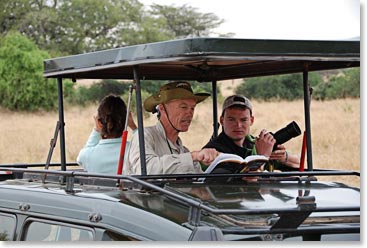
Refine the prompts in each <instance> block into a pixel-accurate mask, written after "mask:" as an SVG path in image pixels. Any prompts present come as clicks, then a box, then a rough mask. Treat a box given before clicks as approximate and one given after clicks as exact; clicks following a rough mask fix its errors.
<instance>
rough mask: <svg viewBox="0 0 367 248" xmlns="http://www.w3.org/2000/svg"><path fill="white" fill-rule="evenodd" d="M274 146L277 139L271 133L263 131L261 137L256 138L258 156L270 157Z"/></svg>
mask: <svg viewBox="0 0 367 248" xmlns="http://www.w3.org/2000/svg"><path fill="white" fill-rule="evenodd" d="M274 144H275V139H274V137H273V135H271V133H269V132H267V131H266V130H265V129H263V130H261V132H260V134H259V137H258V138H256V141H255V147H256V152H257V154H259V155H264V156H267V157H270V155H271V152H272V151H273V146H274Z"/></svg>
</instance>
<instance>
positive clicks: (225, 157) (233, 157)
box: [205, 153, 269, 173]
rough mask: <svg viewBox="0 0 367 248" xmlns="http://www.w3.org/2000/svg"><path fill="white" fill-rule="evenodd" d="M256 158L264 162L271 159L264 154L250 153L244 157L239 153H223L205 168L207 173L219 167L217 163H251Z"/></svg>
mask: <svg viewBox="0 0 367 248" xmlns="http://www.w3.org/2000/svg"><path fill="white" fill-rule="evenodd" d="M255 160H260V161H263V163H265V162H266V161H268V160H269V159H268V157H266V156H263V155H250V156H247V157H246V158H245V159H243V158H242V157H240V156H238V155H237V154H232V153H221V154H219V156H218V157H216V158H215V159H214V161H213V162H212V163H211V164H210V165H209V167H208V168H207V169H206V170H205V173H211V172H212V171H213V170H214V169H215V168H216V167H217V165H218V164H220V163H224V162H234V163H239V164H242V163H246V164H247V163H249V162H251V161H255Z"/></svg>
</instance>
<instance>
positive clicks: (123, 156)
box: [117, 130, 128, 175]
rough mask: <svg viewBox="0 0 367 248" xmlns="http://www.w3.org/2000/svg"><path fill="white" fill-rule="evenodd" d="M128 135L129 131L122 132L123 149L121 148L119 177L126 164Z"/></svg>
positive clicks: (118, 168)
mask: <svg viewBox="0 0 367 248" xmlns="http://www.w3.org/2000/svg"><path fill="white" fill-rule="evenodd" d="M127 134H128V132H127V130H124V131H123V132H122V141H121V148H120V157H119V165H118V167H117V175H121V174H122V165H123V163H124V158H125V150H126V142H127Z"/></svg>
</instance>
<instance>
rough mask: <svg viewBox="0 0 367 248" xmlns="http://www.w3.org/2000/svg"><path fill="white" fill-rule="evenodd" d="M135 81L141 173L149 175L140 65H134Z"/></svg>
mask: <svg viewBox="0 0 367 248" xmlns="http://www.w3.org/2000/svg"><path fill="white" fill-rule="evenodd" d="M134 81H135V92H136V111H137V120H138V132H139V150H140V166H141V175H142V176H146V175H147V166H146V161H145V142H144V124H143V108H142V105H141V103H142V100H141V84H140V76H139V66H138V65H135V66H134Z"/></svg>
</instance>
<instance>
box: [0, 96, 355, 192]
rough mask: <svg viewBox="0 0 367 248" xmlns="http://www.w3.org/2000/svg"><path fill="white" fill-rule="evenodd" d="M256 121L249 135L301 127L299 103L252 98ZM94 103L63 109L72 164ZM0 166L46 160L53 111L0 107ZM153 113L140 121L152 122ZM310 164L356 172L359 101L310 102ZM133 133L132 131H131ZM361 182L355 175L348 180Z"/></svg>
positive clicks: (207, 123) (201, 108)
mask: <svg viewBox="0 0 367 248" xmlns="http://www.w3.org/2000/svg"><path fill="white" fill-rule="evenodd" d="M253 107H254V116H255V123H254V125H253V126H252V133H253V134H254V135H257V134H258V133H259V132H260V130H261V129H262V128H265V129H267V130H269V131H272V132H275V131H277V130H278V129H280V128H283V127H284V126H285V125H287V124H288V123H289V122H291V121H293V120H294V121H296V122H297V123H298V124H299V126H300V127H301V129H302V130H304V126H305V125H304V118H303V116H304V112H303V111H304V109H303V101H295V102H285V101H280V102H258V101H253ZM219 109H221V106H219ZM95 111H96V105H91V106H87V107H85V108H82V107H67V108H66V110H65V134H66V158H67V162H75V159H76V157H77V155H78V152H79V150H80V149H81V148H82V147H83V145H84V143H85V142H86V140H87V138H88V136H89V133H90V131H91V130H92V128H93V115H94V113H95ZM211 112H212V111H211V104H210V100H207V101H206V102H204V103H202V104H199V105H198V106H197V109H196V112H195V117H194V121H193V123H192V126H191V127H190V130H189V131H188V132H187V133H182V135H181V137H182V139H183V140H184V144H186V146H187V147H188V148H189V149H190V150H197V149H200V148H201V147H202V146H203V145H205V144H206V142H207V141H208V139H209V138H210V136H211V135H212V116H211ZM0 114H1V118H0V127H1V128H0V137H1V139H0V164H16V163H45V162H46V159H47V155H48V151H49V148H50V140H51V138H53V135H54V130H55V126H56V122H57V119H58V113H57V112H51V113H45V112H37V113H32V114H31V113H15V112H10V111H7V110H4V109H0ZM155 122H156V117H155V116H153V115H152V116H150V117H148V118H146V119H145V120H144V125H145V126H147V125H153V124H155ZM311 125H312V130H311V134H312V150H313V167H314V168H324V169H342V170H343V169H346V170H354V171H360V163H361V161H360V151H361V149H360V147H361V146H360V142H361V140H360V131H361V127H360V100H359V99H345V100H334V101H324V102H319V101H313V102H312V103H311ZM130 137H131V134H130ZM285 145H286V147H287V149H288V150H290V151H291V152H292V153H296V154H300V153H301V147H302V137H301V136H299V137H297V138H294V139H292V140H290V141H289V142H287V143H286V144H285ZM59 150H60V148H59V145H57V146H56V147H55V150H54V155H53V159H52V162H60V159H59V157H60V151H59ZM347 182H348V183H349V184H352V185H354V186H359V184H360V181H359V178H356V177H353V179H349V180H348V181H347Z"/></svg>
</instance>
